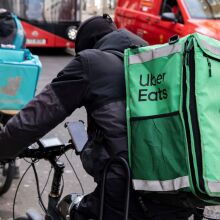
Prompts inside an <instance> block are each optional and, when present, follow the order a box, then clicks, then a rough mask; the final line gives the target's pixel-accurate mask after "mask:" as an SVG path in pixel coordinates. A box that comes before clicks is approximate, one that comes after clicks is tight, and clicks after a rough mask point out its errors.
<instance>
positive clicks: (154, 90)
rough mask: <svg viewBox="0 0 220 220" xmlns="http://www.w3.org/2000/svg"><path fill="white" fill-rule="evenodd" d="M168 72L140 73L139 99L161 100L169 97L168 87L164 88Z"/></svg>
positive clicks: (141, 100) (140, 100)
mask: <svg viewBox="0 0 220 220" xmlns="http://www.w3.org/2000/svg"><path fill="white" fill-rule="evenodd" d="M165 76H166V73H159V74H155V75H153V74H151V73H149V74H147V75H146V74H140V79H139V84H140V86H141V88H140V89H139V94H138V101H139V102H143V101H160V100H164V99H167V98H168V94H167V90H166V88H163V84H164V82H165Z"/></svg>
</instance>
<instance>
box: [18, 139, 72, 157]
mask: <svg viewBox="0 0 220 220" xmlns="http://www.w3.org/2000/svg"><path fill="white" fill-rule="evenodd" d="M37 143H38V145H39V148H36V149H35V148H27V149H25V150H24V151H23V152H22V153H21V154H20V155H19V156H18V157H19V158H33V159H49V158H51V157H56V156H61V155H62V154H64V153H65V152H66V151H68V150H70V149H74V148H73V144H72V143H68V144H62V145H54V146H49V147H43V146H42V145H41V144H40V143H39V142H37Z"/></svg>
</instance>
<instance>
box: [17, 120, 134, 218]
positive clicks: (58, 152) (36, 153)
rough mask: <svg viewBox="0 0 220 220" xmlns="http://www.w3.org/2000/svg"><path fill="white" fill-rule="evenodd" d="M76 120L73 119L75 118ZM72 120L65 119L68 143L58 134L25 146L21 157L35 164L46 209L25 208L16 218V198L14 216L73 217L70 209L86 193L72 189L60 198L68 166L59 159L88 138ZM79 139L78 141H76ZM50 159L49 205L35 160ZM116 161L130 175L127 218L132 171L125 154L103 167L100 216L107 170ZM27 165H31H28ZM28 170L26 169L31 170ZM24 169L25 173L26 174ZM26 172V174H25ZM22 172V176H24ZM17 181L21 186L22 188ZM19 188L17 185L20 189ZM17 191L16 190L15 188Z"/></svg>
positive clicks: (126, 209) (126, 203)
mask: <svg viewBox="0 0 220 220" xmlns="http://www.w3.org/2000/svg"><path fill="white" fill-rule="evenodd" d="M73 123H74V122H73ZM73 123H66V124H65V127H67V129H68V131H69V133H70V136H71V140H70V141H69V142H68V143H62V142H61V141H60V140H59V139H58V138H47V139H40V140H38V141H37V147H36V145H35V146H34V147H33V146H31V147H29V148H27V149H26V150H24V151H23V152H22V153H21V154H20V155H19V158H26V159H27V158H29V159H31V161H32V162H31V164H30V166H29V167H32V168H33V171H34V175H35V179H36V185H37V194H38V197H39V202H40V204H41V207H42V209H43V211H44V215H45V216H42V215H41V214H40V213H38V212H37V211H36V210H34V209H32V208H31V209H29V210H27V212H26V216H22V217H18V218H15V216H14V208H15V199H16V195H15V199H14V205H13V219H14V220H43V219H46V220H69V219H70V213H71V210H72V208H73V206H74V205H75V204H76V201H75V200H76V199H78V198H79V197H80V196H83V193H84V192H83V191H82V194H79V193H72V194H68V195H66V196H65V197H64V198H63V199H61V195H62V191H63V184H62V181H63V178H62V175H63V172H64V169H65V165H64V163H63V162H62V161H61V160H60V159H59V158H60V156H62V155H64V154H65V153H66V152H67V151H69V150H71V149H74V150H75V152H76V154H79V153H80V151H81V150H82V148H77V147H76V145H75V144H77V145H78V146H80V145H81V146H83V145H84V143H85V140H86V139H85V138H83V135H82V134H81V135H79V132H77V130H76V129H77V128H78V127H77V128H76V127H75V126H74V125H75V124H74V125H73ZM76 135H77V137H79V138H78V139H77V140H76V139H75V138H74V140H73V136H74V137H76ZM76 142H78V143H76ZM42 159H44V160H47V161H48V162H49V163H50V164H51V166H52V167H53V168H54V173H53V179H52V183H51V190H50V192H49V196H48V205H47V207H45V205H44V203H43V201H42V198H41V192H40V189H39V180H38V175H37V171H36V168H35V162H36V161H39V160H42ZM113 163H120V164H122V166H124V168H125V170H126V172H127V174H128V179H127V197H126V201H125V218H124V219H125V220H127V217H128V206H129V191H130V190H129V189H130V188H129V187H130V184H129V183H130V172H129V167H128V164H127V162H126V160H124V159H123V158H113V159H112V160H110V161H109V162H108V163H107V164H106V167H105V171H104V174H103V176H104V178H103V188H102V194H101V195H100V196H101V206H100V217H99V219H100V220H101V219H102V216H103V207H104V206H103V204H104V199H105V198H104V193H105V192H104V189H105V180H106V178H105V177H106V174H107V172H108V170H109V168H110V166H111V165H112V164H113ZM29 167H28V169H29ZM28 169H27V170H26V172H27V171H28ZM26 172H25V173H24V175H25V174H26ZM24 175H23V176H24ZM23 176H22V178H23ZM22 178H21V180H20V182H19V184H20V183H21V181H22ZM19 184H18V188H19ZM17 190H18V189H17ZM16 193H17V191H16Z"/></svg>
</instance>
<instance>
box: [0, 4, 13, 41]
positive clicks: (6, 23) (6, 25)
mask: <svg viewBox="0 0 220 220" xmlns="http://www.w3.org/2000/svg"><path fill="white" fill-rule="evenodd" d="M14 29H16V25H15V22H14V19H13V17H12V14H11V13H10V12H9V11H7V10H6V9H4V8H0V37H1V38H3V37H7V36H9V35H10V34H11V33H12V32H13V30H14Z"/></svg>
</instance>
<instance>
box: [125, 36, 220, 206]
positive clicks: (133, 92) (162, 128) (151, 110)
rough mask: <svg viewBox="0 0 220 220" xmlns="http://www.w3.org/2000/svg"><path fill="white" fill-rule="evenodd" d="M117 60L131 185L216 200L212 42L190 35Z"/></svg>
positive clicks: (216, 96)
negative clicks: (120, 64)
mask: <svg viewBox="0 0 220 220" xmlns="http://www.w3.org/2000/svg"><path fill="white" fill-rule="evenodd" d="M124 59H125V72H126V73H125V74H126V94H127V108H126V114H127V125H128V143H129V163H130V167H131V172H132V178H133V186H134V189H135V190H139V191H144V192H149V193H150V192H156V193H162V194H167V195H168V194H172V193H174V192H187V193H191V194H192V195H194V196H195V197H196V198H198V200H199V201H202V202H204V204H206V205H209V204H210V205H211V204H212V205H213V204H220V41H217V40H215V39H212V38H209V37H207V36H203V35H201V34H198V33H195V34H191V35H188V36H186V37H184V38H181V39H178V40H171V41H170V42H169V43H167V44H163V45H154V46H147V47H140V48H133V49H132V48H129V49H127V50H126V51H125V57H124Z"/></svg>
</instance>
